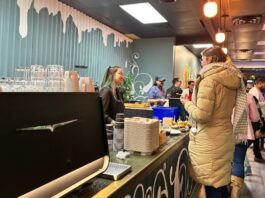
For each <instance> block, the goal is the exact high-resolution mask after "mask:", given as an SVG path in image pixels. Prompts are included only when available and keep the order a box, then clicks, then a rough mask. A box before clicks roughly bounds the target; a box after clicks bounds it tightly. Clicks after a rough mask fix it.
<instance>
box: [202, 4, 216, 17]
mask: <svg viewBox="0 0 265 198" xmlns="http://www.w3.org/2000/svg"><path fill="white" fill-rule="evenodd" d="M217 10H218V9H217V3H216V2H214V1H210V0H208V2H207V3H205V4H204V6H203V13H204V15H205V16H206V17H208V18H212V17H214V16H215V15H216V14H217Z"/></svg>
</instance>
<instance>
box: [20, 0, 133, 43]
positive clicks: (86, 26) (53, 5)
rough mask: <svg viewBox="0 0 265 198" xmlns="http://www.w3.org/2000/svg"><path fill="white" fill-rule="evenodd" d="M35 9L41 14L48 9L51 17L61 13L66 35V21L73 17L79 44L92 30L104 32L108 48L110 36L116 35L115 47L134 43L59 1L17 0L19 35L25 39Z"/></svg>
mask: <svg viewBox="0 0 265 198" xmlns="http://www.w3.org/2000/svg"><path fill="white" fill-rule="evenodd" d="M32 3H33V7H34V9H35V10H36V12H37V13H38V14H39V13H40V11H41V10H42V9H44V8H47V10H48V13H49V15H53V16H55V15H57V14H58V13H59V12H60V13H61V20H62V22H63V33H64V34H65V33H66V21H67V19H68V18H69V17H70V16H72V19H73V23H74V24H75V26H76V27H77V30H78V43H80V42H81V41H82V32H85V31H87V32H90V31H92V30H96V29H100V30H101V31H102V37H103V43H104V45H105V46H107V39H108V36H109V35H110V34H114V47H116V45H117V44H118V46H120V44H121V43H122V42H126V46H127V47H128V46H129V43H132V40H131V39H129V38H128V37H126V36H125V35H123V34H121V33H120V32H118V31H116V30H113V29H111V28H110V27H108V26H106V25H104V24H102V23H100V22H98V21H97V20H95V19H93V18H91V17H89V16H87V15H85V14H83V13H82V12H79V11H78V10H76V9H74V8H72V7H70V6H67V5H65V4H63V3H61V2H59V1H58V0H17V5H18V7H19V8H20V25H19V33H20V35H21V37H22V38H25V37H26V36H27V34H28V11H29V9H30V8H31V5H32Z"/></svg>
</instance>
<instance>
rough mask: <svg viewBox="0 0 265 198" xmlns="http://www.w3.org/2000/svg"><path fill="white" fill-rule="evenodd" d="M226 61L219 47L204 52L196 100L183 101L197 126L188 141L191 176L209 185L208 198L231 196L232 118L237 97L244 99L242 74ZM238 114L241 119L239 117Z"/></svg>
mask: <svg viewBox="0 0 265 198" xmlns="http://www.w3.org/2000/svg"><path fill="white" fill-rule="evenodd" d="M226 58H227V57H226V55H225V54H224V53H223V51H222V49H221V48H220V47H212V48H208V49H207V50H205V51H203V52H202V61H201V63H202V66H203V68H202V70H201V71H200V77H199V78H198V79H197V80H196V85H195V89H194V95H193V96H194V97H193V98H192V101H189V100H188V99H181V101H182V103H184V104H185V109H186V110H187V112H188V113H189V115H190V117H191V118H192V120H193V122H192V123H193V127H194V128H193V129H192V130H191V132H190V142H189V155H190V159H191V174H192V175H193V178H194V179H195V180H196V181H197V182H199V183H201V184H203V185H205V186H206V194H207V196H209V197H218V196H220V195H221V196H227V194H228V192H227V188H226V185H228V184H229V183H230V177H231V162H232V158H233V152H234V146H235V139H234V134H233V126H232V123H231V115H232V111H233V108H234V107H235V104H236V102H238V100H237V98H238V97H239V98H240V99H241V97H242V96H243V97H244V98H245V93H244V91H242V90H241V86H240V85H241V79H242V74H241V72H240V71H238V70H237V69H236V68H235V67H234V66H233V65H230V64H226V63H225V61H226ZM239 88H240V91H242V92H240V94H238V93H239V92H238V90H239ZM242 89H243V88H242ZM241 93H244V95H242V94H241ZM245 105H246V104H245ZM237 112H238V111H237ZM235 115H236V118H238V115H239V114H238V113H236V114H235Z"/></svg>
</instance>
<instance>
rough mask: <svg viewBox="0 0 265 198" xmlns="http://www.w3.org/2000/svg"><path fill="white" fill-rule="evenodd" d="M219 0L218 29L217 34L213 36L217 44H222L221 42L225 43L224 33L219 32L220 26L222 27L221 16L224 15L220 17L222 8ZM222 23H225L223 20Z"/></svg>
mask: <svg viewBox="0 0 265 198" xmlns="http://www.w3.org/2000/svg"><path fill="white" fill-rule="evenodd" d="M221 4H222V3H221V0H220V11H219V12H220V13H219V14H220V28H218V32H217V33H216V35H215V41H216V42H217V43H222V42H224V41H225V33H224V32H223V31H222V30H221V26H222V17H223V16H225V15H223V16H221V12H222V9H221V8H222V7H221ZM224 23H225V19H224Z"/></svg>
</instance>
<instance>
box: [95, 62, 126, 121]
mask: <svg viewBox="0 0 265 198" xmlns="http://www.w3.org/2000/svg"><path fill="white" fill-rule="evenodd" d="M123 81H124V74H123V70H122V68H121V67H120V66H109V67H108V68H107V70H106V72H105V74H104V77H103V80H102V83H101V89H100V92H99V93H100V96H101V97H102V104H103V109H104V112H105V120H106V123H112V124H115V121H114V120H115V118H116V114H117V113H124V102H123V96H122V92H121V89H120V87H121V86H122V85H123Z"/></svg>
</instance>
